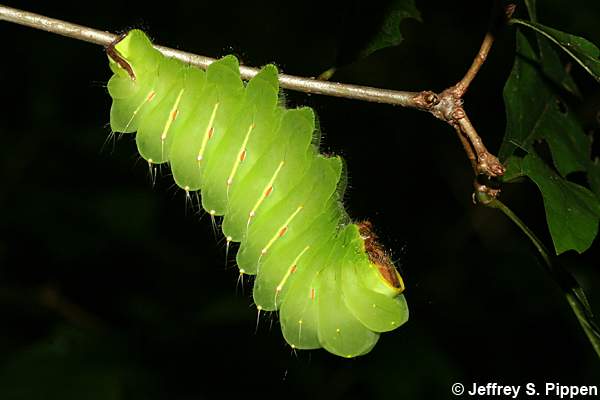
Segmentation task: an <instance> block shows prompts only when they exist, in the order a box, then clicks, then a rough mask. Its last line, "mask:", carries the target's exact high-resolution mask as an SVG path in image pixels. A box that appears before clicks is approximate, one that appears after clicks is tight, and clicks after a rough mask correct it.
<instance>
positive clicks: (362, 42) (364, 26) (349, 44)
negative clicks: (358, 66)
mask: <svg viewBox="0 0 600 400" xmlns="http://www.w3.org/2000/svg"><path fill="white" fill-rule="evenodd" d="M348 3H349V4H348V5H347V6H346V7H347V8H346V12H345V15H344V16H343V17H342V18H343V22H342V29H341V30H340V35H339V38H340V39H339V45H340V50H339V53H338V57H337V66H340V65H344V64H349V63H351V62H354V61H356V60H358V59H361V58H365V57H368V56H369V55H371V54H372V53H373V52H375V51H377V50H380V49H384V48H387V47H392V46H397V45H399V44H400V43H401V42H402V40H403V37H402V33H401V32H400V23H401V22H402V21H403V20H405V19H407V18H412V19H415V20H417V21H421V14H420V13H419V10H418V9H417V7H416V6H415V1H414V0H386V1H378V2H376V3H371V2H365V1H360V0H354V1H350V2H348Z"/></svg>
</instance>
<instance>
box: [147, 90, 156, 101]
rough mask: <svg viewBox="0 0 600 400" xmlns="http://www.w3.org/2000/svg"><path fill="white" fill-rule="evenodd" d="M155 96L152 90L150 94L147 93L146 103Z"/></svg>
mask: <svg viewBox="0 0 600 400" xmlns="http://www.w3.org/2000/svg"><path fill="white" fill-rule="evenodd" d="M155 96H156V92H154V91H152V92H150V94H148V97H147V98H146V101H147V102H148V103H150V102H151V101H152V100H153V99H154V97H155Z"/></svg>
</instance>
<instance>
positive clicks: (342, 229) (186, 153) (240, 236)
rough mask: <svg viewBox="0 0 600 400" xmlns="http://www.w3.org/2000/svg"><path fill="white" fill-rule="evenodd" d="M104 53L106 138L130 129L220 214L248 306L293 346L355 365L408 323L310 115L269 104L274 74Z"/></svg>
mask: <svg viewBox="0 0 600 400" xmlns="http://www.w3.org/2000/svg"><path fill="white" fill-rule="evenodd" d="M107 55H108V58H109V63H110V68H111V70H112V72H113V73H114V74H113V76H112V77H111V78H110V80H109V82H108V91H109V93H110V96H111V97H112V99H113V103H112V107H111V111H110V125H111V129H112V131H113V132H124V133H127V132H136V131H137V134H136V143H137V148H138V150H139V153H140V155H141V156H142V157H143V158H144V159H145V160H147V162H148V163H150V164H161V163H168V164H169V165H170V168H171V171H172V174H173V177H174V180H175V182H176V183H177V185H178V186H179V187H181V188H182V189H183V190H185V191H186V192H187V193H190V192H195V191H201V201H202V207H203V208H204V209H205V210H206V211H207V212H208V213H209V214H210V215H212V216H222V217H223V219H222V224H221V228H222V231H223V234H224V235H225V237H226V240H227V242H228V244H229V243H230V242H239V243H240V245H239V249H238V252H237V255H236V262H237V265H238V267H239V271H240V274H249V275H256V277H255V280H254V287H253V297H254V302H255V303H256V307H257V308H258V310H259V312H260V311H261V310H262V311H278V312H279V320H280V325H281V330H282V332H283V336H284V338H285V340H286V341H287V342H288V343H289V345H290V346H291V347H292V348H295V349H316V348H321V347H323V348H325V349H326V350H328V351H329V352H331V353H333V354H336V355H339V356H342V357H355V356H359V355H362V354H365V353H368V352H369V351H370V350H371V349H372V348H373V346H374V345H375V344H376V342H377V340H378V338H379V335H380V333H381V332H387V331H391V330H393V329H395V328H397V327H399V326H400V325H402V324H403V323H404V322H406V321H407V319H408V308H407V305H406V301H405V299H404V295H403V294H402V291H403V290H404V284H403V281H402V278H401V277H400V275H399V273H398V272H397V270H396V268H395V267H394V265H393V263H392V261H391V260H390V258H389V256H388V255H387V253H386V252H385V251H384V249H383V247H382V246H381V245H380V244H378V242H377V237H376V236H375V234H374V233H373V230H372V227H371V224H370V223H369V222H367V221H365V222H358V223H354V222H352V220H351V219H350V217H349V216H348V214H347V213H346V211H345V210H344V207H343V205H342V195H343V193H342V192H343V190H344V187H343V186H344V185H343V184H340V179H341V177H342V174H343V173H344V171H343V162H342V159H341V158H340V157H338V156H326V155H323V154H320V153H319V141H320V133H319V132H317V131H316V130H315V116H314V113H313V111H312V109H311V108H307V107H303V108H296V109H287V108H285V107H283V106H281V105H280V102H279V100H278V96H279V86H278V79H277V78H278V76H277V68H276V67H275V66H273V65H267V66H265V67H264V68H263V69H262V70H261V71H260V72H259V73H258V74H257V75H256V76H255V77H254V78H252V79H251V80H250V81H249V82H247V84H244V82H243V81H242V80H241V78H240V73H239V64H238V60H237V59H236V58H235V57H234V56H232V55H229V56H225V57H223V58H221V59H220V60H218V61H216V62H214V63H212V64H211V65H210V66H209V67H208V69H207V70H206V71H203V70H201V69H199V68H196V67H193V66H189V65H187V64H185V63H183V62H181V61H178V60H175V59H172V58H167V57H165V56H164V55H162V54H161V53H160V52H159V51H158V50H156V49H154V47H153V46H152V43H151V41H150V40H149V39H148V37H147V36H146V35H145V33H144V32H142V31H140V30H131V31H130V32H128V33H127V34H126V35H123V36H121V37H120V38H119V39H117V41H115V43H113V44H111V45H110V46H108V47H107ZM342 180H343V179H342Z"/></svg>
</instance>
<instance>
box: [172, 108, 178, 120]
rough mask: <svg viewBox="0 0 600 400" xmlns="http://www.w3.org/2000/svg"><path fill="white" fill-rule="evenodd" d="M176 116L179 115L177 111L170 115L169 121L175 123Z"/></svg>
mask: <svg viewBox="0 0 600 400" xmlns="http://www.w3.org/2000/svg"><path fill="white" fill-rule="evenodd" d="M177 114H179V110H174V111H173V112H172V113H171V120H172V121H175V118H177Z"/></svg>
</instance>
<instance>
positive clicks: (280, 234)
mask: <svg viewBox="0 0 600 400" xmlns="http://www.w3.org/2000/svg"><path fill="white" fill-rule="evenodd" d="M287 229H288V228H287V226H284V227H283V228H281V230H280V231H279V237H282V236H283V235H285V233H286V232H287Z"/></svg>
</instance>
